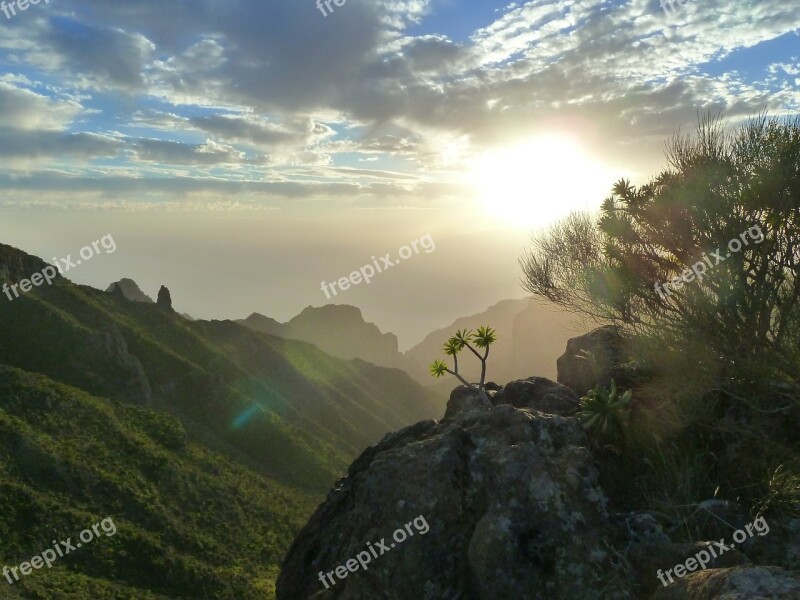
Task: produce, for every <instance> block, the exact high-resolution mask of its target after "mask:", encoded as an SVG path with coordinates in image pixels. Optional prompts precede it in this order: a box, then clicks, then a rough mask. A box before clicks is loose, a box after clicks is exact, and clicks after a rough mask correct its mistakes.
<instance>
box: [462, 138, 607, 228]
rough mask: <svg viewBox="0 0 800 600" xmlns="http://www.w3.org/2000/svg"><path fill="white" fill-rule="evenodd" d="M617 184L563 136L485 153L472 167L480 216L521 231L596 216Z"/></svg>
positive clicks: (599, 164)
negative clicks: (577, 215)
mask: <svg viewBox="0 0 800 600" xmlns="http://www.w3.org/2000/svg"><path fill="white" fill-rule="evenodd" d="M616 179H619V177H618V176H617V177H615V176H614V173H613V172H611V171H610V170H609V169H607V168H605V167H603V165H602V164H601V163H599V162H598V161H596V160H594V159H592V158H590V157H589V156H587V155H586V153H585V152H584V150H583V148H581V146H580V145H579V144H578V143H576V142H575V141H573V140H572V139H570V138H568V137H566V136H562V135H549V136H543V137H538V138H536V139H533V140H531V141H529V142H526V143H523V144H520V145H517V146H513V147H507V148H503V149H500V150H494V151H490V152H487V153H485V154H483V155H481V156H480V157H478V158H477V159H476V160H475V162H474V164H473V166H472V183H473V186H474V188H475V191H476V194H477V198H478V201H479V204H480V205H481V208H482V210H484V211H485V212H486V213H488V214H489V215H491V216H492V217H494V218H497V219H498V220H500V221H502V222H505V223H506V224H508V225H512V226H515V227H522V228H531V227H540V226H546V225H548V224H551V223H553V222H554V221H556V220H558V219H560V218H563V217H565V216H567V215H568V214H569V213H570V212H572V211H575V210H595V209H597V208H598V207H599V206H600V204H601V202H602V201H603V199H604V198H605V197H606V196H608V194H609V192H610V190H611V186H612V184H613V182H614V181H615V180H616Z"/></svg>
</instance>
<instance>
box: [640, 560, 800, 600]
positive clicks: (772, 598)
mask: <svg viewBox="0 0 800 600" xmlns="http://www.w3.org/2000/svg"><path fill="white" fill-rule="evenodd" d="M798 598H800V579H798V578H797V577H796V576H795V575H793V574H791V573H788V572H786V571H784V570H783V569H779V568H777V567H751V566H739V567H732V568H728V569H709V570H706V571H697V572H695V573H691V574H690V575H687V576H686V577H685V578H683V579H679V580H677V581H676V582H675V583H673V584H670V585H668V586H667V587H661V588H659V589H658V591H657V592H656V593H655V594H653V597H652V600H767V599H768V600H797V599H798Z"/></svg>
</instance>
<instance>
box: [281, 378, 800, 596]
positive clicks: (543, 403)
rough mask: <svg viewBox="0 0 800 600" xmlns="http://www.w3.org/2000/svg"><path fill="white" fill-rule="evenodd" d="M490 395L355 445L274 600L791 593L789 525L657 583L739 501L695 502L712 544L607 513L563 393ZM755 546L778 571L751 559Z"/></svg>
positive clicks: (461, 390)
mask: <svg viewBox="0 0 800 600" xmlns="http://www.w3.org/2000/svg"><path fill="white" fill-rule="evenodd" d="M487 395H488V396H489V398H490V400H491V402H492V406H485V405H484V404H483V403H482V402H481V401H480V399H479V398H478V395H477V393H476V391H475V390H474V389H471V388H468V387H466V386H461V387H458V388H456V389H455V390H453V392H452V394H451V396H450V401H449V403H448V406H447V412H446V415H445V418H444V419H442V420H441V421H433V420H430V421H422V422H419V423H417V424H415V425H412V426H410V427H407V428H405V429H402V430H400V431H398V432H395V433H391V434H389V435H387V436H386V437H385V438H384V439H383V440H382V441H381V442H379V443H378V444H375V445H373V446H370V447H369V448H368V449H367V450H365V451H364V452H363V453H362V454H361V456H360V457H359V458H358V459H356V460H355V461H354V462H353V464H352V465H351V466H350V468H349V470H348V472H347V476H346V477H344V478H343V479H341V480H339V481H338V482H337V483H336V485H335V486H334V488H333V489H332V490H331V491H330V493H329V494H328V497H327V499H326V500H325V502H323V503H322V505H320V506H319V508H318V509H317V510H316V512H315V513H314V515H313V516H312V517H311V519H310V520H309V522H308V523H307V524H306V526H305V527H304V528H303V530H302V531H301V532H300V534H299V536H298V537H297V538H296V540H295V542H294V545H293V546H292V548H291V549H290V551H289V553H288V554H287V556H286V559H285V561H284V564H283V568H282V571H281V575H280V577H279V579H278V583H277V599H278V600H309V599H314V600H324V599H327V598H331V599H333V598H346V599H348V600H351V599H352V600H372V599H374V598H384V599H386V600H407V599H409V598H416V599H419V600H440V599H453V600H455V599H470V600H471V599H475V600H483V599H485V600H496V599H506V598H508V599H517V598H524V599H526V600H545V599H547V600H550V599H555V600H592V599H597V600H600V599H603V600H606V599H608V600H616V599H620V600H622V599H634V600H637V599H641V600H650V599H652V600H669V599H672V598H676V599H677V598H697V599H698V600H699V599H701V598H702V599H704V600H705V599H718V600H723V599H729V598H730V599H736V600H738V599H741V600H744V599H745V598H747V599H751V598H764V599H766V598H780V599H784V598H785V599H787V600H788V599H789V598H800V591H799V590H800V580H798V578H797V577H796V574H793V573H792V572H791V571H790V569H794V568H796V567H795V563H796V560H797V557H796V556H795V555H797V554H800V552H799V551H798V550H797V543H796V538H797V535H796V532H797V531H798V530H800V523H799V522H796V521H792V522H790V523H788V524H781V523H778V522H776V523H771V524H770V531H769V532H768V533H769V537H768V538H767V537H763V538H762V537H755V538H754V539H752V540H750V541H749V542H748V543H745V544H742V545H741V547H740V545H739V544H737V545H736V546H737V547H736V549H733V548H731V549H730V550H729V551H728V552H726V553H725V554H723V555H720V556H719V557H718V558H716V559H715V560H713V561H711V562H710V563H709V564H708V565H707V567H708V568H706V569H705V570H702V571H696V572H693V573H690V574H688V575H686V576H685V577H683V578H679V577H677V576H676V579H675V580H674V582H672V583H670V584H669V585H668V586H666V587H664V586H663V585H662V584H661V582H660V580H659V579H658V578H657V573H658V572H659V570H663V571H666V570H667V569H670V568H674V567H675V565H678V564H682V563H683V562H684V561H686V560H687V558H689V557H691V556H693V555H696V554H697V553H698V552H700V551H702V550H705V549H707V548H708V547H709V545H710V544H711V543H713V542H710V541H708V540H711V539H718V538H726V539H729V538H730V537H731V533H732V530H731V531H728V530H727V529H724V530H720V529H719V526H720V525H724V523H723V522H722V521H721V520H720V519H723V518H724V519H726V520H727V521H728V522H732V523H734V525H735V526H737V527H739V526H741V525H742V524H743V523H744V521H743V520H742V519H745V520H746V519H747V516H746V515H743V514H739V513H740V509H739V507H738V505H736V504H734V503H730V502H723V501H719V500H709V501H707V502H704V503H701V504H700V505H698V515H697V516H696V517H695V518H694V520H693V522H692V523H691V526H692V528H693V529H695V530H696V531H698V532H700V534H701V535H703V536H706V535H709V536H714V537H713V538H705V540H706V541H697V542H694V543H678V542H677V541H673V540H671V539H670V535H669V534H668V533H667V532H666V529H665V527H664V526H662V523H661V522H660V521H659V519H660V518H662V517H663V515H658V514H656V513H650V512H647V511H640V512H615V511H613V510H611V509H610V508H609V501H608V500H607V497H606V495H605V493H604V491H603V490H602V489H601V487H600V485H599V483H598V472H597V470H596V467H595V462H594V459H593V458H592V456H591V454H590V452H589V449H588V445H589V444H588V440H587V438H586V435H585V433H584V431H583V429H582V428H581V426H580V424H579V423H578V421H577V419H576V418H575V417H574V416H572V415H574V413H575V411H576V409H577V406H578V398H577V396H576V394H575V393H574V392H573V391H572V390H570V389H569V388H567V387H565V386H563V385H561V384H558V383H555V382H552V381H550V380H547V379H544V378H541V377H531V378H528V379H525V380H520V381H514V382H511V383H509V384H508V385H506V386H504V387H501V386H497V385H495V384H487ZM700 509H702V510H700ZM419 520H422V521H424V523H425V524H426V526H427V527H426V529H425V530H424V531H423V530H422V529H417V521H419ZM412 523H413V524H414V528H412V527H411V525H412ZM668 525H669V527H668V530H670V531H672V530H675V529H677V528H676V527H675V523H668ZM684 525H685V523H684ZM405 530H408V532H415V533H416V535H410V536H409V535H406V534H405V533H404V531H405ZM766 543H768V544H769V546H770V548H774V549H775V550H774V551H773V552H772V554H771V556H769V557H767V558H766V559H765V560H767V561H770V562H769V564H775V565H779V566H766V567H756V566H754V565H753V564H752V562H753V559H754V557H759V556H766V554H765V551H764V550H763V548H764V545H765V544H766ZM382 545H383V546H385V548H386V551H385V553H384V551H383V549H381V553H380V554H379V553H378V552H377V551H376V552H374V556H370V554H369V552H367V549H368V548H371V549H375V548H382ZM759 546H760V547H761V550H759ZM359 553H362V554H361V556H362V557H363V556H366V557H367V558H368V559H369V561H368V562H366V563H364V564H361V563H360V562H358V561H357V560H355V559H356V557H357V556H359ZM792 556H795V558H792ZM784 569H786V570H784Z"/></svg>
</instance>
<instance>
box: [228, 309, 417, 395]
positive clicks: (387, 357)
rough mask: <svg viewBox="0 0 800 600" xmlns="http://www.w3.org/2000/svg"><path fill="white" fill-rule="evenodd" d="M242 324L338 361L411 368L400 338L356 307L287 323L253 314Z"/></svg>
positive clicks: (314, 312)
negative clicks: (400, 347)
mask: <svg viewBox="0 0 800 600" xmlns="http://www.w3.org/2000/svg"><path fill="white" fill-rule="evenodd" d="M239 323H241V324H242V325H245V326H247V327H249V328H250V329H253V330H255V331H260V332H262V333H268V334H269V335H274V336H277V337H282V338H285V339H291V340H300V341H303V342H309V343H311V344H314V345H315V346H317V347H318V348H319V349H320V350H322V351H323V352H326V353H328V354H331V355H332V356H336V357H338V358H344V359H348V360H349V359H353V358H360V359H361V360H365V361H368V362H371V363H372V364H374V365H378V366H381V367H390V368H397V369H404V370H406V367H407V364H406V362H407V361H406V359H405V357H404V356H403V355H402V354H401V353H400V352H399V351H398V344H397V336H395V335H394V334H393V333H382V332H381V330H380V329H378V326H377V325H375V324H374V323H367V322H366V321H365V320H364V317H363V316H362V314H361V309H359V308H357V307H355V306H349V305H346V304H326V305H325V306H320V307H313V306H307V307H306V308H305V309H303V311H302V312H301V313H300V314H299V315H297V316H295V317H293V318H292V319H291V320H290V321H288V322H287V323H279V322H278V321H276V320H275V319H271V318H270V317H266V316H264V315H261V314H258V313H253V314H252V315H250V316H249V317H247V319H244V320H241V321H239ZM425 383H429V382H428V381H426V382H425Z"/></svg>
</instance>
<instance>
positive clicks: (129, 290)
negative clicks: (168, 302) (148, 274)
mask: <svg viewBox="0 0 800 600" xmlns="http://www.w3.org/2000/svg"><path fill="white" fill-rule="evenodd" d="M106 292H109V293H112V294H114V293H116V294H117V295H121V296H122V297H123V298H125V299H126V300H130V301H132V302H143V303H145V304H153V300H152V298H150V296H148V295H147V294H145V293H144V292H143V291H142V290H141V288H139V285H138V284H137V283H136V282H135V281H134V280H133V279H128V278H127V277H123V278H122V279H120V280H119V281H115V282H114V283H112V284H111V285H109V286H108V287H107V288H106Z"/></svg>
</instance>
